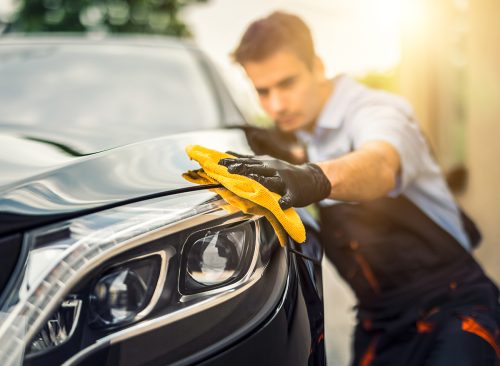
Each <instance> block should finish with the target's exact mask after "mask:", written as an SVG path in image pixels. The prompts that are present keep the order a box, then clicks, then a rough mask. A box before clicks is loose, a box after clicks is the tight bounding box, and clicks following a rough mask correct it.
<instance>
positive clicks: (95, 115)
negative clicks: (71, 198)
mask: <svg viewBox="0 0 500 366" xmlns="http://www.w3.org/2000/svg"><path fill="white" fill-rule="evenodd" d="M0 80H1V82H0V84H1V86H2V87H1V88H0V124H2V125H3V126H4V127H9V126H10V128H15V129H16V130H18V131H34V130H36V131H46V132H47V133H50V132H52V133H54V135H56V136H57V133H60V131H61V130H64V131H65V133H66V134H67V133H68V131H78V133H79V135H80V136H85V134H88V135H89V136H94V135H95V134H96V131H97V132H98V134H99V135H100V137H101V138H102V137H104V136H105V137H106V138H107V139H108V140H113V141H115V142H114V143H112V144H110V145H115V146H116V145H119V144H123V143H128V142H132V141H137V140H140V139H145V138H151V137H156V136H161V135H165V134H171V133H177V132H184V131H192V130H199V129H206V128H214V127H216V126H217V125H218V123H219V120H220V115H219V110H218V104H217V99H216V96H215V95H214V90H213V89H212V87H211V84H210V82H209V80H208V78H207V75H205V74H204V69H203V68H201V67H200V64H199V61H198V60H197V59H196V58H195V56H194V54H193V53H191V52H189V51H188V50H186V49H182V48H167V47H156V48H153V47H145V46H123V45H110V44H100V45H67V44H64V45H60V44H57V45H50V44H44V45H8V46H2V47H0ZM106 135H107V136H106ZM108 142H109V141H108ZM108 147H109V145H108Z"/></svg>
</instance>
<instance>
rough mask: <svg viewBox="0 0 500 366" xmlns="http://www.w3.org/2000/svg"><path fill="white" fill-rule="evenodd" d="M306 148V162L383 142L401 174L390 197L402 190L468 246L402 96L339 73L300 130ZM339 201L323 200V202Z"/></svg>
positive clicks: (454, 208)
mask: <svg viewBox="0 0 500 366" xmlns="http://www.w3.org/2000/svg"><path fill="white" fill-rule="evenodd" d="M297 137H298V138H299V139H300V140H301V141H302V142H303V143H304V144H305V145H306V146H307V153H308V156H309V161H312V162H321V161H325V160H331V159H334V158H337V157H340V156H342V155H345V154H347V153H349V152H351V151H353V150H356V149H358V148H359V147H361V146H362V145H363V144H365V143H366V142H368V141H386V142H388V143H390V144H391V145H392V146H393V147H394V148H395V149H396V150H397V151H398V153H399V156H400V160H401V173H400V175H399V177H398V179H397V186H396V188H395V189H394V190H393V191H392V192H390V193H389V196H391V197H396V196H398V195H400V194H404V195H405V196H406V197H407V198H408V199H410V200H411V201H412V202H413V203H414V204H415V205H416V206H418V207H419V208H420V209H421V210H422V211H423V212H425V213H426V214H427V216H429V217H430V218H431V219H432V220H434V222H436V223H437V224H438V225H439V226H441V227H442V228H443V229H444V230H446V231H447V232H449V233H450V234H451V235H453V236H454V237H455V238H456V239H457V240H458V242H459V243H460V244H462V246H463V247H464V248H465V249H467V250H471V245H470V243H469V239H468V237H467V235H466V233H465V231H464V229H463V226H462V221H461V218H460V212H459V209H458V207H457V205H456V203H455V200H454V198H453V196H452V194H451V192H450V190H449V189H448V186H447V184H446V182H445V180H444V177H443V174H442V172H441V169H440V168H439V166H438V165H437V164H436V162H435V160H434V158H433V157H432V154H431V152H430V150H429V147H428V145H427V143H426V141H425V139H424V137H423V135H422V133H421V132H420V130H419V127H418V124H417V122H416V121H415V117H414V113H413V110H412V108H411V106H410V105H409V104H408V102H406V101H405V100H404V99H403V98H401V97H399V96H396V95H393V94H390V93H386V92H383V91H378V90H373V89H369V88H367V87H365V86H364V85H362V84H360V83H358V82H356V81H354V80H353V79H351V78H349V77H347V76H345V75H341V76H339V77H338V78H337V79H336V80H335V89H334V91H333V92H332V94H331V95H330V97H329V98H328V100H327V101H326V103H325V106H324V107H323V110H322V111H321V114H320V116H319V118H318V121H317V124H316V127H315V130H314V131H313V132H312V133H307V132H305V131H298V132H297ZM336 203H339V202H338V201H335V200H330V199H327V200H323V201H322V202H321V203H320V204H321V205H331V204H336Z"/></svg>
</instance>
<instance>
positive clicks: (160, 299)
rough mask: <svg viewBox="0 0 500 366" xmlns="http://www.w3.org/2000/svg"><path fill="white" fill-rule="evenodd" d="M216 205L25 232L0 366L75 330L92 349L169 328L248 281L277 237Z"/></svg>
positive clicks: (142, 206) (2, 327)
mask: <svg viewBox="0 0 500 366" xmlns="http://www.w3.org/2000/svg"><path fill="white" fill-rule="evenodd" d="M224 204H225V203H224V202H222V201H220V200H219V199H218V198H217V197H214V194H213V193H211V192H207V191H200V192H196V193H193V192H191V193H189V194H187V193H186V194H179V195H175V196H170V197H165V198H161V199H155V200H150V201H145V202H141V203H136V204H132V205H127V206H122V207H119V208H114V209H110V210H107V211H103V212H98V213H95V214H90V215H87V216H83V217H80V218H76V219H73V220H69V221H65V222H61V223H59V224H56V225H51V226H48V227H43V228H39V229H36V230H33V231H31V232H29V233H27V234H26V235H25V241H24V244H23V245H26V246H28V247H29V248H30V250H29V256H28V258H27V261H26V266H25V269H24V272H23V274H22V276H20V277H19V278H18V281H17V284H16V286H15V289H16V290H15V291H13V292H11V294H10V297H9V298H8V301H7V303H6V304H7V305H6V306H5V307H4V309H3V311H4V312H6V313H7V316H6V317H5V319H4V321H3V323H1V324H0V364H1V365H10V364H13V363H15V362H16V361H19V359H22V358H23V357H28V358H29V357H38V356H39V355H43V354H45V353H47V352H50V351H52V350H54V349H57V348H58V347H61V346H63V345H65V344H66V343H70V342H71V340H72V338H75V337H76V336H75V335H74V334H76V333H79V334H80V333H82V332H84V330H81V329H80V328H85V329H86V327H88V329H90V330H89V331H88V332H89V334H90V336H89V335H86V338H89V337H90V338H92V337H93V339H90V340H88V339H87V341H88V342H89V343H92V342H93V341H97V340H98V339H99V338H100V337H104V336H106V335H108V334H110V333H111V332H113V331H115V330H117V329H118V330H120V329H124V328H126V327H129V326H130V325H132V324H135V323H138V322H140V321H141V320H144V319H148V318H154V317H159V316H163V317H165V316H166V315H169V316H171V315H172V314H175V316H174V317H171V318H172V319H173V320H175V319H178V318H179V317H182V316H183V314H193V313H196V311H197V308H200V310H201V309H202V308H203V309H206V308H207V306H210V304H211V302H213V303H214V304H216V303H220V302H221V301H225V300H224V299H225V298H224V296H233V295H232V294H234V293H236V292H235V290H238V289H240V288H244V287H248V286H249V284H252V283H253V282H255V281H257V280H258V279H259V278H260V277H261V276H262V273H263V271H264V269H265V268H266V266H267V264H268V263H269V259H270V256H271V254H272V252H273V251H272V250H270V248H277V247H278V244H277V238H276V236H275V235H274V232H273V231H272V230H269V229H266V230H263V229H262V223H261V222H260V221H261V218H259V217H254V216H247V215H243V214H241V213H237V214H228V213H227V212H225V211H224V210H222V209H221V207H222V206H223V205H224ZM264 231H265V233H263V232H264ZM264 234H265V238H264V240H263V235H264ZM200 304H202V305H203V306H202V307H200ZM82 309H85V311H82ZM173 320H172V321H173ZM92 329H93V330H92ZM80 335H81V334H80ZM82 337H83V336H82ZM78 342H81V341H80V340H79V341H78ZM23 353H25V355H24V356H23ZM60 361H64V358H62V359H61V360H60Z"/></svg>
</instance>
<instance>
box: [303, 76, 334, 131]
mask: <svg viewBox="0 0 500 366" xmlns="http://www.w3.org/2000/svg"><path fill="white" fill-rule="evenodd" d="M336 80H337V77H335V78H333V79H325V81H324V82H323V84H322V85H321V90H320V99H321V102H320V105H321V108H320V109H319V112H318V115H317V116H316V118H315V119H314V120H313V121H311V123H309V124H308V125H306V126H304V128H302V130H304V131H305V132H307V133H313V132H314V130H315V129H316V125H317V124H318V119H319V116H320V115H321V111H322V110H323V108H325V104H326V102H327V101H328V98H330V95H332V93H333V92H334V90H335V82H336Z"/></svg>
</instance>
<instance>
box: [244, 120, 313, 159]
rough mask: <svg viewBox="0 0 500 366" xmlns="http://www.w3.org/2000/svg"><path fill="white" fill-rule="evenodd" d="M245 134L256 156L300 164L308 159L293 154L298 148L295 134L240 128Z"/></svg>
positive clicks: (250, 127)
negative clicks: (265, 156) (295, 147)
mask: <svg viewBox="0 0 500 366" xmlns="http://www.w3.org/2000/svg"><path fill="white" fill-rule="evenodd" d="M237 128H241V129H242V130H243V131H244V132H245V136H246V138H247V141H248V145H250V148H251V149H252V150H253V152H254V153H255V154H256V155H270V156H272V157H274V158H277V159H280V160H285V161H288V162H289V163H292V164H300V163H303V162H305V161H306V160H307V159H306V157H305V150H304V156H303V157H301V156H297V155H294V154H293V153H292V148H293V147H294V146H297V143H298V141H297V138H296V137H295V135H294V134H293V133H285V132H282V131H280V130H279V129H278V128H277V127H272V128H259V127H254V126H248V125H247V126H238V127H237Z"/></svg>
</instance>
